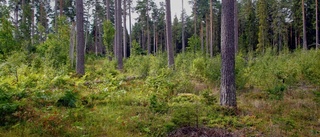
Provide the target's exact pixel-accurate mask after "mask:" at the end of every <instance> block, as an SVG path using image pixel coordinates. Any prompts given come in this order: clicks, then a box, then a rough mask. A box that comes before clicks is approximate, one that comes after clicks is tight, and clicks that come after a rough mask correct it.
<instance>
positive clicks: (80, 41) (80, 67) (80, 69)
mask: <svg viewBox="0 0 320 137" xmlns="http://www.w3.org/2000/svg"><path fill="white" fill-rule="evenodd" d="M76 7H77V11H76V16H77V68H76V71H77V74H78V75H84V74H85V71H84V54H85V53H84V52H85V50H84V32H83V0H77V1H76Z"/></svg>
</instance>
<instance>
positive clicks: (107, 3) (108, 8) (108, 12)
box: [106, 0, 111, 20]
mask: <svg viewBox="0 0 320 137" xmlns="http://www.w3.org/2000/svg"><path fill="white" fill-rule="evenodd" d="M106 11H107V14H106V18H107V20H111V19H110V0H106Z"/></svg>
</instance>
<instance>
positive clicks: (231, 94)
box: [220, 0, 237, 107]
mask: <svg viewBox="0 0 320 137" xmlns="http://www.w3.org/2000/svg"><path fill="white" fill-rule="evenodd" d="M234 1H235V0H222V16H221V60H222V68H221V88H220V104H221V105H222V106H227V107H237V102H236V85H235V53H234V52H235V50H234Z"/></svg>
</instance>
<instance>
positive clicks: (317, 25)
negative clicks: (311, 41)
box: [316, 0, 319, 50]
mask: <svg viewBox="0 0 320 137" xmlns="http://www.w3.org/2000/svg"><path fill="white" fill-rule="evenodd" d="M318 44H319V24H318V0H316V49H317V50H318V49H319V45H318Z"/></svg>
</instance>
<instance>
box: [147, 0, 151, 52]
mask: <svg viewBox="0 0 320 137" xmlns="http://www.w3.org/2000/svg"><path fill="white" fill-rule="evenodd" d="M146 23H147V44H146V46H147V49H148V54H150V53H151V45H150V27H149V0H147V22H146Z"/></svg>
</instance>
